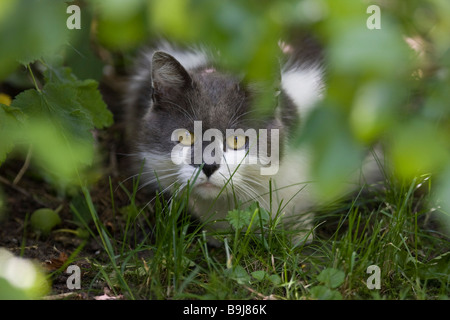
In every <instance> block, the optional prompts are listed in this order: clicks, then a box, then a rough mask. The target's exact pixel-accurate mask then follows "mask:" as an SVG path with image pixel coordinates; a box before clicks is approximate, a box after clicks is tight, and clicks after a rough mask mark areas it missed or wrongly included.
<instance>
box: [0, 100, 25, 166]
mask: <svg viewBox="0 0 450 320" xmlns="http://www.w3.org/2000/svg"><path fill="white" fill-rule="evenodd" d="M24 118H25V117H24V115H23V113H22V112H21V111H20V110H19V109H17V108H12V107H9V106H6V105H4V104H1V103H0V137H1V139H0V165H1V164H2V163H3V162H4V161H5V159H6V155H7V154H8V152H10V151H11V150H12V148H13V147H14V144H15V141H16V132H17V131H18V130H20V128H21V127H22V125H23V120H24Z"/></svg>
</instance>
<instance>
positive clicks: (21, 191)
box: [0, 176, 47, 207]
mask: <svg viewBox="0 0 450 320" xmlns="http://www.w3.org/2000/svg"><path fill="white" fill-rule="evenodd" d="M0 182H1V183H3V184H6V185H7V186H8V187H10V188H12V189H14V190H16V191H17V192H20V193H21V194H23V195H24V196H27V197H29V198H31V199H33V200H34V201H35V202H36V203H38V204H40V205H41V206H44V207H47V204H45V203H44V202H42V201H41V200H39V199H37V198H36V197H35V196H34V195H31V194H30V193H28V192H27V191H25V189H22V188H21V187H19V186H15V185H14V184H12V183H11V182H9V180H8V179H6V178H4V177H2V176H0Z"/></svg>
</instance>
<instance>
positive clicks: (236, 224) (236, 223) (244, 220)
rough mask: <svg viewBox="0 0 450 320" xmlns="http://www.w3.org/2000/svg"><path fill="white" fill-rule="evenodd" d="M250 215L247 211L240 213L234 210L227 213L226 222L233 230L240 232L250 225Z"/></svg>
mask: <svg viewBox="0 0 450 320" xmlns="http://www.w3.org/2000/svg"><path fill="white" fill-rule="evenodd" d="M250 218H251V213H250V212H249V211H242V210H238V209H234V210H232V211H228V215H227V220H228V222H229V223H230V225H231V226H232V227H233V229H235V230H241V229H242V228H243V227H246V226H248V225H249V224H250Z"/></svg>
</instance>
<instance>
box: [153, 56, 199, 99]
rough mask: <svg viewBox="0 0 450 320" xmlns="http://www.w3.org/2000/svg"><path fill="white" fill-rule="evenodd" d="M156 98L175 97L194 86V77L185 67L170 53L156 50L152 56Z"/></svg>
mask: <svg viewBox="0 0 450 320" xmlns="http://www.w3.org/2000/svg"><path fill="white" fill-rule="evenodd" d="M152 85H153V90H154V92H153V94H154V98H155V99H156V100H158V99H159V98H161V97H164V96H166V97H167V98H170V97H173V95H174V93H175V94H176V93H182V92H183V90H186V89H188V88H190V87H192V79H191V77H190V76H189V74H188V72H187V71H186V69H184V67H183V66H182V65H181V64H180V63H179V62H178V61H177V60H176V59H175V58H174V57H172V56H171V55H170V54H167V53H165V52H162V51H156V52H155V53H154V54H153V56H152Z"/></svg>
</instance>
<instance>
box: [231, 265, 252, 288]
mask: <svg viewBox="0 0 450 320" xmlns="http://www.w3.org/2000/svg"><path fill="white" fill-rule="evenodd" d="M231 278H232V279H233V280H236V281H237V283H239V284H248V283H249V282H250V276H249V275H248V273H247V271H246V270H245V269H244V268H243V267H241V266H236V267H235V268H234V269H233V271H232V272H231Z"/></svg>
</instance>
